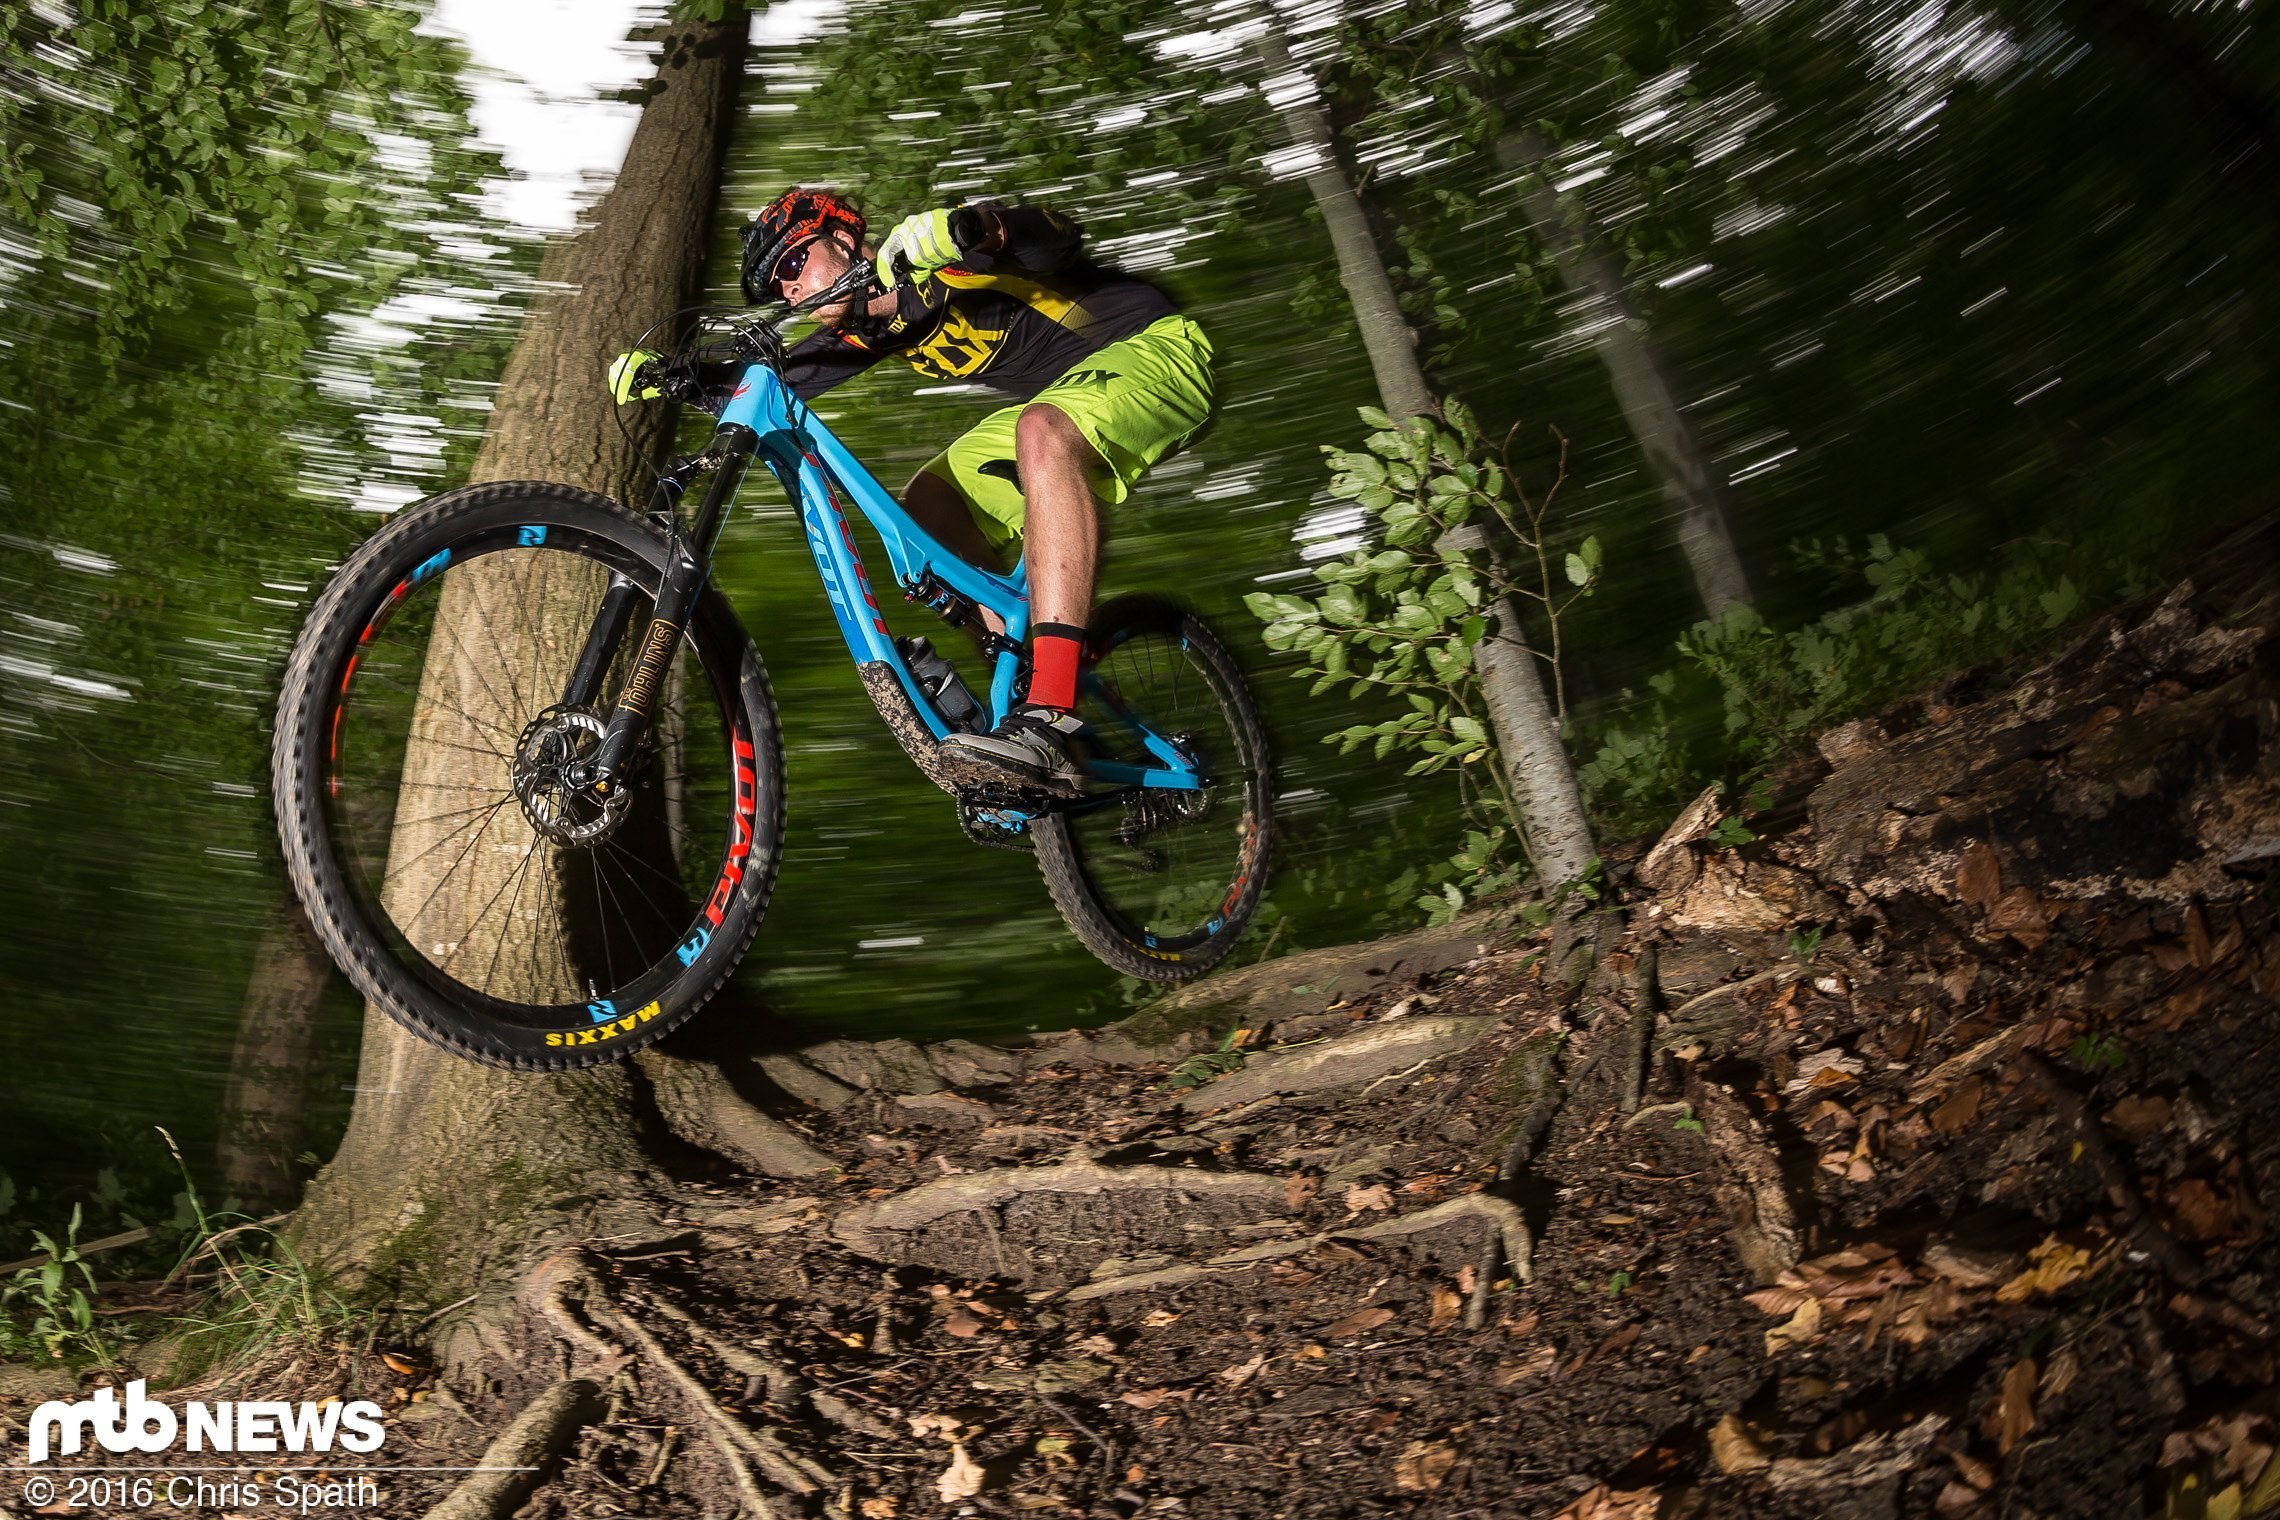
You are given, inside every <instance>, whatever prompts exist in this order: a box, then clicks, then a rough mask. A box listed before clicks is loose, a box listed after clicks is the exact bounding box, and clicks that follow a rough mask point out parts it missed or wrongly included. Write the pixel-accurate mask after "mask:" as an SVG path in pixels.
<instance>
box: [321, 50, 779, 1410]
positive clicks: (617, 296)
mask: <svg viewBox="0 0 2280 1520" xmlns="http://www.w3.org/2000/svg"><path fill="white" fill-rule="evenodd" d="M745 27H746V22H745V19H744V17H743V16H742V15H741V14H738V13H736V12H734V11H733V10H732V13H731V14H730V16H729V17H728V19H726V20H723V21H717V22H694V23H686V24H679V25H675V26H672V27H670V28H669V29H667V30H666V31H665V33H664V35H663V36H662V39H661V48H662V51H661V56H660V58H659V60H658V68H657V73H656V77H655V79H654V81H653V83H652V84H651V86H650V88H649V90H648V95H647V101H646V104H645V106H644V108H643V111H642V116H641V121H640V124H639V126H638V127H637V129H636V130H635V132H634V135H633V140H632V143H631V144H630V146H629V147H628V148H627V150H626V157H625V162H624V165H623V167H622V168H621V169H620V170H619V173H618V177H617V180H616V183H615V185H614V186H613V188H612V189H611V190H610V191H609V192H608V193H607V194H606V195H604V196H603V197H602V198H601V199H600V201H599V202H598V203H597V204H596V205H595V206H594V207H593V208H592V210H591V211H590V213H589V214H588V215H587V216H585V217H584V218H583V220H582V224H581V226H580V227H579V228H578V230H577V231H576V232H575V233H574V234H572V235H569V236H566V237H564V238H562V239H561V240H560V241H559V242H557V243H556V244H555V245H554V246H553V247H552V248H550V249H549V250H548V253H547V256H546V260H545V264H544V267H543V270H542V280H541V284H542V288H543V289H544V290H545V291H546V292H547V294H545V295H544V296H542V298H541V299H540V300H539V301H538V303H537V304H536V305H535V306H534V308H533V310H532V312H531V314H530V317H529V318H528V320H527V322H526V323H525V325H524V328H523V332H522V336H521V338H520V340H519V341H518V343H517V345H516V348H515V351H514V355H513V358H512V359H511V361H510V362H509V364H508V366H507V370H506V374H505V376H504V378H503V380H502V383H501V385H500V388H499V392H498V399H497V404H496V409H495V410H494V411H493V413H492V416H491V421H490V426H489V429H488V431H487V433H486V435H485V437H484V441H483V446H482V449H481V451H480V453H479V455H478V457H477V459H476V462H475V467H474V471H473V480H474V481H476V482H482V481H495V480H520V479H543V480H553V481H560V482H564V483H568V484H571V485H576V486H581V487H584V488H586V489H589V490H594V491H600V492H604V493H609V494H614V495H617V496H619V497H620V498H621V499H630V500H638V499H640V497H639V495H638V494H637V493H639V492H640V491H641V488H642V485H643V482H644V480H645V474H644V466H643V458H644V455H646V454H648V453H650V452H652V451H654V450H655V449H656V448H657V447H659V446H660V445H661V443H662V440H663V436H664V432H663V430H664V429H665V427H666V426H667V421H668V419H667V418H666V417H665V416H664V415H663V413H662V410H661V409H655V410H652V411H651V412H650V413H649V414H647V415H645V417H644V418H643V420H642V425H641V427H639V428H637V429H636V430H635V432H634V435H633V437H632V438H631V439H630V440H629V439H627V438H625V437H623V436H622V435H621V434H620V433H619V431H618V428H617V426H616V423H615V421H614V420H613V418H612V415H611V402H610V399H609V396H608V393H607V390H606V388H605V386H604V384H603V373H604V370H605V368H606V366H607V364H608V361H609V359H610V356H611V353H612V351H613V350H614V349H615V348H616V347H617V346H619V345H621V344H622V342H623V341H624V340H625V338H626V337H627V336H628V335H630V334H632V333H634V332H637V331H639V330H640V329H641V328H643V327H645V326H646V325H648V324H649V323H650V322H651V321H653V320H655V319H656V318H659V317H661V316H664V315H665V314H666V313H668V312H670V311H672V310H674V309H676V308H677V307H679V306H681V305H683V304H684V303H685V302H687V301H688V300H690V299H691V298H692V297H693V295H694V294H695V292H696V291H697V290H698V289H699V288H700V286H701V284H702V282H703V276H704V271H705V266H706V262H707V254H708V250H709V247H710V240H709V235H708V228H709V227H710V225H711V221H712V213H713V205H714V201H715V198H716V194H717V187H718V180H719V174H720V167H721V162H722V158H723V154H724V151H725V148H726V145H727V138H728V133H729V130H730V126H731V123H732V120H733V116H734V104H735V99H736V94H737V87H738V81H739V77H740V74H741V72H742V65H743V54H744V40H743V39H744V33H745ZM482 569H483V566H482V565H481V564H480V563H477V564H474V565H470V566H465V567H461V568H459V569H456V570H454V571H452V572H451V576H452V577H453V578H455V579H456V582H457V584H456V585H454V584H452V583H451V582H450V581H447V583H446V591H445V596H444V599H443V603H442V606H441V608H440V609H439V614H438V616H439V619H442V620H446V621H452V620H456V621H457V622H459V623H461V624H463V625H464V626H465V628H466V629H467V630H468V632H469V634H470V636H471V637H479V638H480V639H482V640H502V639H504V640H533V639H543V638H545V637H548V636H549V635H550V633H552V634H559V633H560V631H561V630H558V629H550V627H549V626H548V619H549V618H550V617H552V618H556V619H559V618H560V617H562V616H563V615H564V614H563V613H562V611H561V610H560V606H563V605H566V606H574V607H576V608H577V609H578V614H573V615H581V614H582V613H583V610H584V609H585V608H588V607H590V606H591V602H590V601H589V600H586V599H585V597H583V596H582V595H565V596H563V597H561V598H559V599H558V602H559V604H560V605H558V606H556V607H553V608H550V607H549V606H548V605H547V602H546V599H545V598H544V597H542V596H540V597H532V598H528V599H525V598H520V597H504V598H503V597H500V596H498V595H496V594H495V592H496V588H495V587H493V586H491V585H490V584H489V583H488V582H487V580H486V579H485V577H484V576H483V575H482V574H480V573H479V572H480V571H481V570H482ZM470 571H474V572H478V573H473V574H471V573H469V572H470ZM564 589H565V590H566V591H581V592H582V591H584V590H586V589H588V588H582V587H577V588H564ZM477 630H479V633H478V632H477ZM433 647H434V650H437V651H441V650H445V649H448V648H453V647H457V641H456V640H454V639H452V638H450V637H449V636H444V637H439V638H438V639H437V640H436V641H435V643H434V646H433ZM509 647H516V646H514V645H512V644H510V645H509ZM456 679H457V673H456V672H455V670H454V668H453V666H452V663H451V661H450V659H449V658H447V657H445V656H443V655H441V654H436V653H431V658H430V662H429V666H428V670H427V674H426V676H425V677H424V685H423V691H427V692H429V695H428V696H423V701H429V700H434V701H435V702H436V703H437V705H438V706H439V707H441V706H444V705H449V706H454V707H467V706H469V705H471V704H476V703H479V702H480V701H481V700H483V698H482V697H481V695H480V693H479V692H476V691H469V692H460V693H458V694H457V695H456V696H455V697H450V698H449V699H448V702H447V701H446V699H445V697H444V695H443V693H441V692H439V691H436V690H434V689H435V688H439V687H443V686H446V685H448V683H451V682H453V681H454V680H456ZM476 710H477V711H478V713H479V712H480V708H479V706H478V707H477V708H476ZM421 734H422V741H421V742H420V743H416V744H415V746H414V748H413V750H412V752H411V753H410V754H408V755H407V758H406V761H405V774H406V775H407V776H408V777H409V776H418V775H424V774H428V773H430V772H435V773H438V774H440V773H442V771H443V770H444V769H447V768H448V767H449V766H450V765H451V764H452V763H453V762H452V760H451V759H450V752H449V745H448V740H449V734H448V725H439V726H431V727H423V728H422V729H421ZM431 737H433V738H438V739H439V740H440V741H441V742H440V743H438V744H436V745H434V746H428V747H425V748H423V745H425V741H426V740H427V739H428V738H431ZM405 842H406V836H405V834H404V833H403V826H400V827H399V832H398V835H397V840H396V847H397V848H398V849H399V850H401V849H402V848H403V847H404V845H405ZM422 923H423V926H424V927H433V925H432V924H430V923H429V921H428V920H425V919H423V920H422ZM645 1075H646V1080H645ZM661 1111H662V1117H663V1118H664V1119H665V1120H666V1122H667V1123H669V1124H671V1125H673V1127H675V1128H676V1129H678V1130H680V1131H682V1132H683V1133H685V1134H686V1135H688V1136H689V1137H690V1138H693V1139H696V1140H698V1141H700V1142H701V1143H705V1144H709V1145H713V1146H715V1147H717V1148H722V1149H726V1150H729V1151H730V1152H731V1153H732V1154H737V1155H739V1156H740V1158H741V1159H745V1160H748V1161H753V1162H755V1163H756V1164H769V1163H770V1160H771V1158H769V1157H761V1156H756V1155H755V1154H754V1153H753V1149H752V1146H751V1145H750V1144H741V1145H740V1137H744V1138H748V1137H749V1136H751V1135H755V1134H757V1135H760V1136H762V1137H763V1140H764V1139H765V1138H766V1134H767V1128H768V1127H767V1121H766V1120H764V1119H763V1118H762V1117H761V1116H760V1115H758V1114H757V1113H756V1112H752V1111H750V1110H742V1109H740V1106H739V1105H738V1104H737V1103H736V1101H735V1100H734V1097H733V1094H731V1093H730V1092H729V1091H728V1089H727V1087H726V1085H725V1082H724V1080H723V1079H722V1078H721V1077H720V1075H719V1073H718V1072H717V1070H715V1069H713V1068H710V1067H707V1066H704V1065H702V1064H701V1063H697V1062H693V1061H691V1060H689V1059H688V1058H685V1057H675V1056H670V1055H664V1054H660V1053H657V1052H651V1053H649V1054H648V1055H647V1056H645V1058H644V1060H643V1062H642V1064H641V1065H639V1066H635V1065H630V1064H626V1063H618V1064H613V1065H607V1066H602V1067H598V1068H593V1069H589V1070H585V1071H578V1072H570V1073H562V1074H548V1075H523V1074H507V1073H503V1072H499V1071H495V1070H492V1069H490V1068H488V1067H483V1066H478V1065H475V1064H473V1063H470V1062H467V1061H464V1060H461V1059H459V1058H457V1057H455V1056H451V1055H447V1054H445V1053H444V1052H442V1051H441V1050H439V1049H437V1048H435V1047H433V1046H431V1045H427V1044H424V1043H422V1042H421V1041H419V1040H417V1039H415V1038H413V1037H412V1036H411V1035H409V1034H407V1033H406V1032H405V1031H404V1030H402V1029H401V1028H399V1027H398V1026H397V1025H396V1024H394V1023H393V1022H391V1021H390V1020H388V1019H386V1018H384V1017H381V1016H379V1015H378V1014H377V1013H374V1014H368V1015H367V1018H366V1021H365V1035H364V1048H363V1054H362V1065H361V1073H360V1079H359V1084H358V1094H357V1102H356V1106H355V1109H354V1111H353V1113H352V1115H351V1118H350V1121H349V1127H348V1132H347V1134H346V1136H345V1137H344V1138H343V1140H342V1142H341V1146H340V1150H339V1152H338V1154H336V1155H335V1156H334V1158H333V1160H332V1161H331V1163H330V1164H329V1165H327V1166H326V1167H325V1169H324V1170H323V1172H322V1173H321V1174H320V1175H319V1176H318V1178H317V1179H316V1181H315V1183H314V1184H313V1185H312V1186H311V1188H310V1191H309V1195H308V1198H307V1201H306V1202H305V1203H304V1205H303V1207H302V1209H301V1211H300V1213H299V1214H298V1216H297V1217H296V1219H295V1225H294V1228H295V1232H296V1234H297V1236H298V1239H299V1240H300V1241H301V1243H302V1244H303V1246H304V1248H305V1249H307V1250H308V1251H310V1252H312V1253H313V1254H315V1255H316V1256H317V1257H318V1259H320V1260H322V1261H324V1262H325V1263H327V1264H329V1265H332V1266H334V1267H335V1268H336V1269H340V1270H344V1271H348V1272H351V1273H360V1274H362V1275H364V1276H366V1277H367V1278H372V1279H376V1280H377V1282H376V1285H380V1286H385V1287H386V1289H387V1290H389V1291H390V1292H392V1293H393V1294H395V1295H396V1296H397V1297H398V1299H399V1301H402V1300H403V1299H404V1298H405V1297H406V1296H407V1295H409V1296H410V1297H413V1298H422V1297H424V1298H426V1299H428V1300H430V1301H435V1302H443V1301H448V1300H453V1299H457V1298H460V1297H463V1296H465V1295H467V1294H469V1293H474V1292H480V1293H483V1294H485V1295H487V1296H486V1297H485V1298H484V1299H482V1300H481V1301H480V1302H479V1304H478V1306H477V1308H476V1309H475V1311H474V1312H473V1313H472V1314H471V1315H470V1316H466V1317H463V1318H462V1319H461V1320H460V1321H458V1322H457V1325H458V1333H457V1334H456V1335H455V1337H454V1338H453V1340H452V1341H451V1355H452V1358H453V1361H454V1363H455V1364H456V1365H465V1364H467V1362H468V1361H469V1359H470V1358H471V1357H479V1356H480V1355H482V1354H483V1350H484V1347H485V1346H486V1344H491V1345H495V1344H496V1342H495V1338H493V1337H494V1332H495V1329H496V1324H497V1320H496V1318H495V1317H494V1316H492V1315H490V1314H489V1313H488V1312H487V1311H488V1309H489V1308H490V1307H491V1306H492V1305H493V1304H494V1303H495V1302H504V1301H506V1300H507V1299H508V1297H509V1296H510V1295H511V1293H512V1289H513V1280H514V1275H515V1269H516V1267H517V1266H519V1265H520V1264H522V1263H523V1262H525V1261H526V1260H528V1259H529V1258H530V1256H531V1255H532V1253H534V1252H536V1251H538V1250H540V1249H542V1248H543V1247H544V1246H545V1245H546V1244H547V1243H548V1242H550V1241H553V1240H556V1239H560V1238H595V1237H602V1236H610V1235H622V1234H624V1233H626V1232H628V1231H633V1232H639V1231H642V1230H644V1229H647V1228H650V1227H651V1226H652V1225H653V1223H654V1221H655V1219H656V1218H657V1214H658V1209H659V1205H660V1203H661V1201H662V1199H663V1198H664V1196H665V1194H666V1192H667V1189H668V1186H669V1184H668V1182H667V1179H666V1178H665V1176H664V1174H663V1171H662V1169H661V1167H660V1165H659V1163H658V1162H657V1160H656V1159H655V1157H654V1156H653V1155H652V1153H651V1151H650V1149H649V1148H648V1146H647V1145H646V1143H645V1137H646V1136H648V1135H651V1134H654V1133H655V1132H656V1129H657V1124H656V1120H657V1118H658V1117H659V1116H660V1112H661ZM739 1126H742V1127H743V1128H742V1129H741V1130H740V1129H739ZM773 1164H776V1165H778V1166H780V1167H783V1168H784V1169H789V1170H799V1169H802V1168H803V1167H808V1168H812V1167H813V1166H814V1165H817V1164H820V1162H819V1161H816V1160H808V1159H803V1158H800V1157H798V1156H797V1155H796V1154H795V1155H794V1157H793V1159H792V1160H791V1161H789V1162H785V1161H784V1160H783V1159H782V1153H778V1154H777V1155H776V1156H775V1157H774V1162H773Z"/></svg>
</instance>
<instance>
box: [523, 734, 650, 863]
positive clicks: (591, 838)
mask: <svg viewBox="0 0 2280 1520" xmlns="http://www.w3.org/2000/svg"><path fill="white" fill-rule="evenodd" d="M603 732H604V724H603V723H602V720H601V719H599V718H597V717H595V716H594V715H593V714H592V713H590V712H585V711H582V710H580V709H578V708H571V707H550V708H548V709H547V710H546V711H544V712H542V713H540V714H539V715H538V716H537V717H535V718H533V719H531V721H530V726H529V727H527V728H525V729H524V730H523V731H522V737H521V738H519V739H517V740H516V741H515V758H514V767H513V779H514V788H515V796H516V798H517V799H518V800H519V801H520V802H521V803H522V810H523V817H524V818H526V819H528V820H529V822H530V826H531V828H532V829H533V830H535V831H536V832H537V833H538V835H539V837H541V838H543V839H551V840H553V841H554V842H555V843H556V844H567V845H590V844H593V843H595V842H596V841H597V840H601V839H604V838H607V837H608V836H609V834H610V833H611V832H612V831H613V830H615V829H616V828H617V826H618V824H619V822H620V821H621V820H622V819H623V818H624V817H625V810H626V805H627V803H628V802H630V801H631V800H632V793H631V792H629V791H627V790H625V789H623V788H619V789H617V790H616V791H614V792H611V793H609V794H606V795H602V796H597V795H595V793H594V791H593V789H592V787H591V786H590V785H589V784H588V783H587V780H586V778H587V777H589V776H590V775H591V774H592V772H593V764H594V756H595V755H596V753H598V752H599V751H600V749H601V747H602V734H603Z"/></svg>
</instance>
